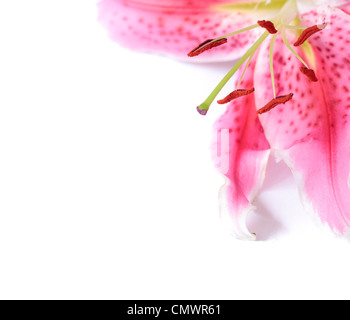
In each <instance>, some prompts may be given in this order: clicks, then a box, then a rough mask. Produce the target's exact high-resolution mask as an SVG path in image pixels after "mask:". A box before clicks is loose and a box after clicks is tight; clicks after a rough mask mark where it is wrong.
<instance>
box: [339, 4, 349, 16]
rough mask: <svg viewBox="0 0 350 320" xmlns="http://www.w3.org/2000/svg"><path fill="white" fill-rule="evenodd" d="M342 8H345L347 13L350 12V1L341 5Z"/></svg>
mask: <svg viewBox="0 0 350 320" xmlns="http://www.w3.org/2000/svg"><path fill="white" fill-rule="evenodd" d="M340 9H341V10H343V11H344V12H345V13H347V14H350V3H347V4H344V5H343V6H341V7H340Z"/></svg>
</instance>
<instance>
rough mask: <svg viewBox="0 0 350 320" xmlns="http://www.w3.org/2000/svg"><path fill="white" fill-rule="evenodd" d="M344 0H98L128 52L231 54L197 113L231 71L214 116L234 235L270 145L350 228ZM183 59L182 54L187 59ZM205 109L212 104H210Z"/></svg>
mask: <svg viewBox="0 0 350 320" xmlns="http://www.w3.org/2000/svg"><path fill="white" fill-rule="evenodd" d="M349 14H350V1H348V0H347V1H344V0H333V1H332V0H330V1H324V0H270V1H258V0H255V1H249V0H246V1H244V0H237V1H234V0H200V1H199V0H198V1H197V0H148V1H146V0H129V1H125V0H102V1H101V3H100V18H101V21H102V22H103V23H104V24H105V25H106V26H107V27H108V29H109V31H110V34H111V36H112V38H113V39H115V40H116V41H117V42H119V43H121V44H122V45H125V46H128V47H130V48H132V49H135V50H141V51H148V52H155V53H160V54H166V55H169V56H172V57H176V58H180V59H185V58H186V57H187V56H189V57H191V59H194V60H195V61H213V60H234V59H238V61H237V62H236V63H235V64H234V65H233V67H232V69H231V70H230V71H229V72H228V74H227V75H226V76H225V77H224V79H223V80H222V81H221V82H220V83H219V84H218V85H217V86H216V87H215V89H214V90H213V92H212V93H210V94H209V96H208V98H207V99H206V100H205V101H204V102H203V103H202V104H200V105H199V106H198V107H197V110H198V112H199V113H200V114H202V115H205V114H206V113H207V112H208V111H209V108H210V106H211V105H212V104H213V102H214V100H216V99H217V97H218V96H219V94H220V91H221V89H222V88H223V87H224V86H225V85H226V84H227V82H228V81H229V79H230V78H231V77H232V76H233V75H235V74H237V75H238V76H237V77H236V88H235V90H234V91H233V92H232V93H231V94H230V95H228V96H227V97H221V98H220V99H219V100H218V103H219V104H224V103H229V104H228V107H227V110H226V112H225V113H224V114H223V115H222V116H221V117H220V118H219V119H218V120H217V122H216V123H215V130H216V134H215V135H216V136H217V137H215V140H217V143H216V147H217V148H216V150H217V153H218V156H216V157H215V158H216V159H218V160H217V166H218V167H219V169H220V170H221V172H222V173H223V174H224V175H225V176H226V178H227V181H226V184H225V186H224V187H223V188H222V189H221V192H220V203H221V210H222V216H223V218H225V219H227V225H229V226H230V230H231V232H232V233H233V234H234V235H236V236H237V237H238V238H241V239H255V235H254V234H252V233H251V232H250V231H249V230H248V228H247V226H246V217H247V214H248V213H249V212H250V211H251V210H252V209H253V208H254V207H253V205H252V201H253V200H254V198H255V197H256V195H257V192H258V191H259V188H260V186H261V185H262V182H263V179H264V176H265V170H266V165H267V161H268V158H269V156H270V153H271V150H272V151H273V152H274V154H275V155H277V156H278V157H280V158H281V159H283V160H284V161H285V162H286V163H287V165H288V166H289V167H290V168H291V170H292V172H293V174H294V176H295V179H296V181H297V183H298V185H299V188H300V192H301V195H302V200H303V202H304V204H305V205H307V208H310V209H312V210H313V211H314V212H316V213H317V214H318V216H319V217H320V219H321V220H322V221H323V222H324V223H326V224H328V225H329V227H330V228H331V229H332V230H333V231H334V232H336V233H340V234H343V233H345V232H347V231H349V229H350V53H349V52H350V15H349ZM189 57H187V59H190V58H189ZM212 107H213V106H212Z"/></svg>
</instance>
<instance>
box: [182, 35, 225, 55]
mask: <svg viewBox="0 0 350 320" xmlns="http://www.w3.org/2000/svg"><path fill="white" fill-rule="evenodd" d="M225 43H227V39H226V38H221V39H218V40H213V39H209V40H206V41H204V42H203V43H201V44H200V45H199V46H198V47H196V48H194V49H193V50H192V51H191V52H190V53H189V54H188V56H189V57H195V56H199V55H200V54H201V53H203V52H205V51H207V50H210V49H212V48H215V47H218V46H221V45H223V44H225Z"/></svg>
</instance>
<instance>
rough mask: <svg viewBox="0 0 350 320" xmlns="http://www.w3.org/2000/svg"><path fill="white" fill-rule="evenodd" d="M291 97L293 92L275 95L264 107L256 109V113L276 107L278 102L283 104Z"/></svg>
mask: <svg viewBox="0 0 350 320" xmlns="http://www.w3.org/2000/svg"><path fill="white" fill-rule="evenodd" d="M292 98H293V93H290V94H288V95H285V96H280V97H277V98H275V99H272V100H271V101H270V102H269V103H268V104H267V105H265V106H264V107H262V108H260V109H259V110H258V111H257V113H258V114H263V113H266V112H269V111H270V110H272V109H273V108H275V107H277V106H278V105H279V104H285V103H286V102H288V101H289V100H291V99H292Z"/></svg>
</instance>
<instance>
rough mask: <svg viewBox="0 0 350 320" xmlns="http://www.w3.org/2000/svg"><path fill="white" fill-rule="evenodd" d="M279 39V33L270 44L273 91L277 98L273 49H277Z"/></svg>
mask: <svg viewBox="0 0 350 320" xmlns="http://www.w3.org/2000/svg"><path fill="white" fill-rule="evenodd" d="M276 38H277V33H276V34H275V35H274V36H273V37H272V40H271V43H270V73H271V81H272V89H273V97H274V98H276V86H275V72H274V69H273V49H274V47H275V43H276Z"/></svg>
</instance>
